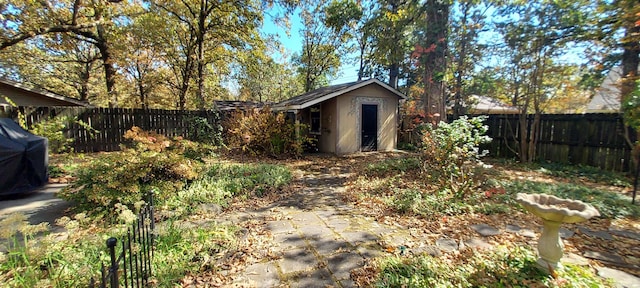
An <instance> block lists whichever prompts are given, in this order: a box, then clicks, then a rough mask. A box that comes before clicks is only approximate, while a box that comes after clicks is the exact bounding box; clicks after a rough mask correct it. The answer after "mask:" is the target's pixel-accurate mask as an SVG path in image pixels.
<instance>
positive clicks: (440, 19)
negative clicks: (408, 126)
mask: <svg viewBox="0 0 640 288" xmlns="http://www.w3.org/2000/svg"><path fill="white" fill-rule="evenodd" d="M426 5H427V9H426V12H427V13H426V14H427V15H426V17H427V22H428V23H429V26H428V27H427V29H426V31H425V37H426V45H425V46H424V47H425V49H426V52H425V56H426V57H423V59H424V62H423V63H424V67H425V76H424V78H423V81H424V87H425V94H424V96H423V99H424V100H423V103H424V111H425V114H426V115H425V116H426V120H427V122H431V123H436V122H438V121H440V120H446V111H445V99H444V98H445V91H444V74H445V73H446V69H447V62H446V51H447V36H448V35H447V29H448V21H449V8H450V4H446V3H442V2H441V1H438V0H427V3H426Z"/></svg>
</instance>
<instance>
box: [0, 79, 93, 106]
mask: <svg viewBox="0 0 640 288" xmlns="http://www.w3.org/2000/svg"><path fill="white" fill-rule="evenodd" d="M5 96H6V97H8V98H9V99H11V101H12V102H13V103H14V104H15V105H17V106H46V107H51V106H82V107H91V105H89V104H88V103H85V102H82V101H80V100H76V99H73V98H69V97H65V96H62V95H59V94H56V93H53V92H49V91H46V90H42V89H38V88H34V87H30V86H26V85H24V84H20V83H18V82H15V81H11V80H8V79H4V78H0V106H12V104H10V103H8V102H7V101H6V99H5Z"/></svg>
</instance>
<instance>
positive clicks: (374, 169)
mask: <svg viewBox="0 0 640 288" xmlns="http://www.w3.org/2000/svg"><path fill="white" fill-rule="evenodd" d="M420 167H421V163H420V159H418V158H413V157H408V158H391V159H385V160H382V161H379V162H375V163H370V164H368V165H367V167H366V169H365V173H366V175H368V176H378V177H381V176H384V175H388V174H399V173H406V172H409V171H416V170H419V169H420Z"/></svg>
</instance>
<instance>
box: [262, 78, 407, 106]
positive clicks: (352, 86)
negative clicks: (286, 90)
mask: <svg viewBox="0 0 640 288" xmlns="http://www.w3.org/2000/svg"><path fill="white" fill-rule="evenodd" d="M372 84H375V85H379V86H380V87H382V88H384V89H386V90H388V91H389V92H391V93H393V94H395V95H396V96H398V97H400V98H401V99H406V98H407V96H405V95H404V94H402V93H400V92H399V91H398V90H396V89H394V88H392V87H391V86H389V85H387V84H385V83H383V82H382V81H380V80H378V79H369V80H364V81H357V82H350V83H343V84H336V85H331V86H325V87H321V88H318V89H315V90H312V91H309V92H307V93H304V94H302V95H298V96H295V97H293V98H289V99H287V100H284V101H282V102H279V103H277V104H275V105H274V106H273V108H274V109H276V110H285V109H304V108H307V107H310V106H313V105H316V104H318V103H321V102H324V101H326V100H329V99H331V98H333V97H337V96H340V95H342V94H345V93H347V92H350V91H353V90H356V89H359V88H362V87H364V86H367V85H372Z"/></svg>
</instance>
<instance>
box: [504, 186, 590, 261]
mask: <svg viewBox="0 0 640 288" xmlns="http://www.w3.org/2000/svg"><path fill="white" fill-rule="evenodd" d="M516 201H518V202H519V203H520V204H522V206H524V209H526V210H527V211H529V212H531V213H533V214H534V215H537V216H538V217H540V218H542V220H543V221H544V224H543V229H542V235H540V239H539V240H538V255H539V256H540V258H538V261H537V264H538V266H540V268H542V269H543V270H545V271H547V272H549V273H551V272H552V271H554V270H556V269H558V268H560V267H561V266H560V263H559V262H560V258H562V254H563V245H562V240H560V235H559V233H558V231H559V230H560V225H561V224H562V223H578V222H582V221H586V220H588V219H590V218H591V217H595V216H600V213H598V210H596V208H594V207H593V206H591V205H589V204H586V203H584V202H582V201H578V200H570V199H562V198H558V197H555V196H552V195H545V194H524V193H518V195H516Z"/></svg>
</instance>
